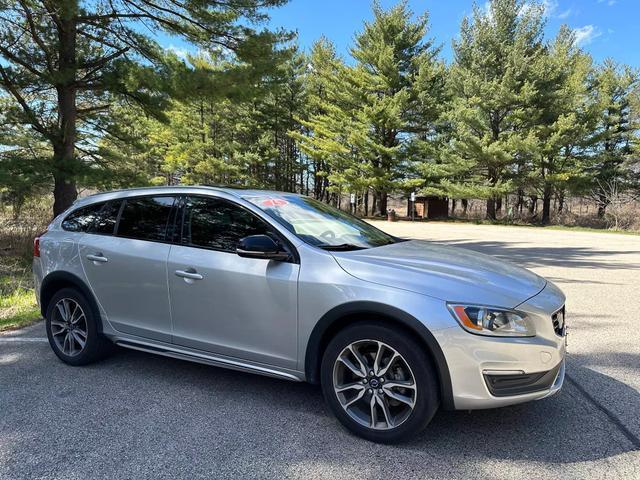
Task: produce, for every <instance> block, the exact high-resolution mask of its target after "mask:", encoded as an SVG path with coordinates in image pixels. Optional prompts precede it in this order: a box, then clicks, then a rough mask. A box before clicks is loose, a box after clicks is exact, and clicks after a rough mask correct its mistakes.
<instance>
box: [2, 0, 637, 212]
mask: <svg viewBox="0 0 640 480" xmlns="http://www.w3.org/2000/svg"><path fill="white" fill-rule="evenodd" d="M283 2H284V0H246V1H245V0H243V1H242V2H237V1H235V0H216V1H215V2H214V1H209V0H198V1H191V0H189V1H184V2H175V1H173V0H158V1H154V2H146V1H144V2H138V1H134V0H97V1H82V0H61V1H58V2H49V1H46V0H0V87H2V88H3V90H4V96H0V194H1V195H2V200H3V202H8V203H12V204H13V205H14V209H13V211H14V212H17V211H19V209H20V206H21V204H22V203H23V202H24V200H25V199H26V198H28V197H29V196H31V195H33V194H34V193H39V192H43V191H46V190H47V189H51V187H53V190H54V197H55V202H56V203H55V204H54V211H56V212H58V211H60V209H61V208H63V207H65V206H67V205H68V204H69V203H70V202H71V201H73V199H74V198H75V195H76V186H80V187H89V188H99V189H108V188H114V187H120V186H134V185H144V184H178V183H183V184H192V183H216V184H231V185H242V186H250V187H260V188H270V189H279V190H289V191H298V192H303V193H308V194H312V195H313V196H315V197H316V198H319V199H322V200H324V201H327V202H332V203H334V204H339V202H340V199H341V198H342V196H343V195H345V194H348V193H355V194H356V197H357V208H358V210H359V211H360V212H362V213H371V214H384V212H385V210H386V206H387V196H388V194H389V193H391V192H402V193H404V194H409V192H413V191H415V192H418V193H419V194H422V195H429V196H436V197H441V198H450V199H454V200H458V199H461V200H465V199H471V198H478V199H484V200H486V202H487V216H488V217H489V218H495V217H496V216H498V213H499V209H500V204H501V202H502V199H503V198H504V197H506V196H507V195H511V196H512V198H513V197H515V198H516V202H517V203H516V205H515V208H516V209H519V210H520V211H522V209H523V208H524V206H525V205H526V203H527V202H528V204H529V210H530V213H531V215H537V212H536V205H537V201H538V199H541V200H542V213H541V216H540V218H539V219H540V221H541V222H542V223H547V222H549V220H550V216H551V207H552V200H554V199H555V200H554V201H557V203H558V204H559V207H558V208H559V209H562V204H563V201H564V198H565V197H569V196H574V195H580V196H591V197H592V198H593V199H594V202H595V203H596V204H597V205H598V209H599V214H600V215H601V216H604V215H605V212H606V209H607V208H609V210H610V211H611V210H612V209H613V203H616V204H620V202H621V201H623V200H624V199H627V198H631V196H632V195H637V194H638V193H640V161H639V160H638V158H639V157H638V154H637V145H638V129H639V123H638V121H639V117H638V115H639V112H640V109H639V107H640V95H638V92H639V88H638V87H639V85H638V81H639V77H638V72H637V71H636V70H634V69H631V68H630V67H627V66H624V65H617V64H615V63H614V62H613V61H611V60H607V61H605V62H604V63H603V64H602V65H593V64H592V60H591V57H590V56H589V55H588V54H586V53H585V52H584V51H582V50H580V49H579V48H578V46H577V45H576V43H575V37H574V34H573V32H572V31H571V29H569V28H568V27H562V28H561V29H560V31H559V32H558V34H557V35H556V36H555V37H554V38H544V35H543V31H544V23H545V15H544V11H543V9H544V7H543V3H541V2H539V1H528V0H490V1H488V2H486V3H485V4H484V5H483V6H482V7H480V6H475V7H474V9H473V12H472V14H471V15H470V16H469V17H468V18H465V19H464V20H463V21H462V24H461V27H460V35H459V36H458V37H457V39H456V40H455V41H454V42H453V50H454V59H453V61H452V62H451V64H449V65H446V64H445V63H444V62H443V61H442V60H441V59H440V58H439V47H438V46H436V45H434V43H433V41H432V40H431V39H429V24H428V16H427V14H426V13H424V14H422V15H414V13H413V12H411V10H410V9H409V8H408V6H407V2H406V1H401V2H400V3H398V4H397V5H396V6H394V7H391V8H389V9H387V10H385V9H383V8H382V7H381V6H380V5H379V4H378V3H374V4H373V19H372V20H371V21H370V22H366V23H365V24H364V25H363V28H362V30H361V31H360V32H358V33H357V34H356V35H355V37H354V41H353V45H352V48H351V50H350V57H351V58H350V59H349V60H345V59H343V58H340V57H339V56H338V55H337V54H336V51H335V48H334V47H333V45H332V44H331V42H330V41H329V40H327V39H324V38H321V39H320V40H318V41H317V42H316V43H315V44H314V45H313V47H312V48H311V50H310V51H309V52H307V53H303V52H300V51H299V50H298V48H297V47H296V46H295V45H294V44H293V43H292V42H291V40H292V37H291V35H290V34H287V33H285V32H270V31H267V30H263V31H259V30H257V29H256V25H257V24H259V22H261V21H263V20H264V19H265V18H266V17H265V9H264V8H263V7H272V6H277V5H280V4H282V3H283ZM250 26H251V27H252V28H250ZM154 29H155V30H162V31H164V32H166V33H168V34H170V35H173V36H180V37H181V38H182V39H184V40H186V41H187V42H189V43H190V44H191V45H192V46H193V47H194V50H193V51H196V48H197V51H198V53H197V54H193V55H190V56H188V57H187V58H186V59H184V58H179V57H178V56H177V55H176V54H174V53H172V52H170V51H166V50H164V49H162V48H161V46H160V45H157V44H156V43H155V42H154V40H153V38H152V36H149V35H147V34H146V32H148V31H150V30H154ZM614 196H615V197H616V198H615V199H614V198H613V197H614ZM527 199H529V200H527ZM621 199H622V200H621ZM512 206H513V205H512Z"/></svg>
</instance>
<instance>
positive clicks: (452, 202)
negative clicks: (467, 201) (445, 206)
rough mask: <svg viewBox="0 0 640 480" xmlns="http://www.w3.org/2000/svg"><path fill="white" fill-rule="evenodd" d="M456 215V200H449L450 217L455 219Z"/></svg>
mask: <svg viewBox="0 0 640 480" xmlns="http://www.w3.org/2000/svg"><path fill="white" fill-rule="evenodd" d="M455 214H456V199H455V198H453V199H451V216H452V217H455Z"/></svg>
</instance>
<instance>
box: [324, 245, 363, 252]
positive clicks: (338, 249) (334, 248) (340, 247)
mask: <svg viewBox="0 0 640 480" xmlns="http://www.w3.org/2000/svg"><path fill="white" fill-rule="evenodd" d="M318 248H322V249H323V250H330V251H333V252H347V251H349V250H364V249H365V248H366V247H360V246H358V245H354V244H353V243H340V244H339V245H330V244H328V243H326V244H321V245H318Z"/></svg>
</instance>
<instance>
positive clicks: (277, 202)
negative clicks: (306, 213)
mask: <svg viewBox="0 0 640 480" xmlns="http://www.w3.org/2000/svg"><path fill="white" fill-rule="evenodd" d="M288 203H289V202H288V201H287V200H284V199H282V198H267V199H266V200H263V201H262V202H260V205H261V206H263V207H282V206H283V205H286V204H288Z"/></svg>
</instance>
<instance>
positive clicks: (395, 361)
mask: <svg viewBox="0 0 640 480" xmlns="http://www.w3.org/2000/svg"><path fill="white" fill-rule="evenodd" d="M33 270H34V274H35V279H36V291H37V295H38V299H39V303H40V306H41V309H42V314H43V316H44V317H45V318H46V328H47V335H48V337H49V342H50V344H51V348H52V349H53V351H54V352H55V354H56V355H57V356H58V357H59V358H60V359H61V360H62V361H63V362H65V363H68V364H70V365H84V364H87V363H89V362H93V361H95V360H97V359H99V358H101V357H102V356H103V355H105V354H106V353H107V352H109V351H110V350H111V348H110V347H112V346H113V344H116V345H120V346H122V347H127V348H132V349H136V350H142V351H145V352H150V353H155V354H160V355H166V356H170V357H175V358H180V359H184V360H191V361H195V362H202V363H206V364H210V365H214V366H217V367H225V368H231V369H236V370H242V371H245V372H253V373H258V374H263V375H270V376H273V377H278V378H283V379H288V380H293V381H307V382H311V383H319V384H320V385H321V387H322V391H323V394H324V397H325V399H326V402H327V403H328V405H329V407H330V408H331V410H332V411H333V413H334V414H335V416H336V417H337V418H338V420H339V421H340V422H341V423H342V424H344V425H345V426H346V427H347V428H348V429H349V430H351V431H352V432H354V433H355V434H357V435H359V436H362V437H364V438H366V439H369V440H372V441H376V442H387V443H390V442H397V441H400V440H402V439H405V438H407V437H409V436H411V435H414V434H416V433H417V432H419V431H420V430H421V429H423V428H424V427H425V426H426V425H427V424H428V423H429V421H430V420H431V418H432V417H433V415H434V414H435V412H436V410H437V409H438V407H439V406H442V407H443V408H446V409H465V410H467V409H481V408H493V407H499V406H502V405H511V404H515V403H519V402H525V401H529V400H536V399H541V398H544V397H547V396H549V395H552V394H554V393H555V392H557V391H558V390H559V389H560V388H561V387H562V383H563V380H564V369H565V367H564V356H565V323H564V303H565V297H564V295H563V294H562V292H561V291H560V290H559V289H558V288H556V287H555V286H554V285H553V284H552V283H550V282H548V281H546V280H545V279H544V278H541V277H539V276H537V275H535V274H533V273H531V272H529V271H528V270H525V269H522V268H519V267H516V266H514V265H511V264H509V263H506V262H502V261H498V260H495V259H493V258H491V257H488V256H485V255H481V254H478V253H475V252H470V251H467V250H464V249H457V248H452V247H445V246H441V245H434V244H432V243H430V242H425V241H413V240H404V239H401V238H397V237H394V236H391V235H388V234H386V233H384V232H382V231H380V230H378V229H377V228H375V227H373V226H371V225H369V224H368V223H366V222H364V221H362V220H359V219H357V218H355V217H353V216H351V215H349V214H347V213H345V212H342V211H340V210H337V209H335V208H332V207H330V206H328V205H325V204H324V203H321V202H319V201H316V200H313V199H311V198H308V197H305V196H301V195H295V194H290V193H279V192H271V191H259V190H236V189H229V188H215V187H161V188H143V189H133V190H124V191H117V192H110V193H100V194H97V195H93V196H90V197H87V198H83V199H81V200H79V201H77V202H76V203H75V204H74V205H73V206H72V207H71V208H70V209H69V210H68V211H66V212H65V213H63V214H62V215H60V216H58V217H57V218H56V219H55V220H54V221H53V222H52V223H51V225H50V226H49V228H48V230H47V232H45V233H44V234H42V235H41V236H39V237H38V238H36V239H35V242H34V262H33ZM273 408H274V409H277V408H278V407H277V405H274V407H273Z"/></svg>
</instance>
